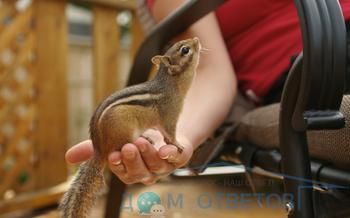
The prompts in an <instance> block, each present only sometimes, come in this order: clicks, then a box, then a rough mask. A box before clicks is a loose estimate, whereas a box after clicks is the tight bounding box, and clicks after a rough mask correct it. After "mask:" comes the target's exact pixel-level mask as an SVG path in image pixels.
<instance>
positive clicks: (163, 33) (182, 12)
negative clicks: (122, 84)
mask: <svg viewBox="0 0 350 218" xmlns="http://www.w3.org/2000/svg"><path fill="white" fill-rule="evenodd" d="M225 1H226V0H210V1H203V0H189V1H187V2H186V3H185V4H184V5H183V6H181V7H180V8H178V9H177V10H176V11H174V12H173V13H171V14H170V15H169V16H167V17H166V18H165V19H164V20H163V21H162V22H160V23H159V24H158V25H157V26H156V27H155V28H154V29H153V30H152V31H151V33H150V34H149V35H148V36H147V37H146V39H145V40H144V42H143V43H142V44H141V46H140V48H139V50H138V52H137V54H136V57H135V59H134V63H133V65H132V68H131V71H130V74H129V80H128V85H134V84H137V83H141V82H144V81H146V80H147V78H148V74H149V71H150V69H151V66H152V65H151V61H150V60H151V58H152V57H153V56H155V55H157V54H160V53H161V51H162V48H163V46H164V45H165V43H166V42H168V41H169V40H170V39H171V38H173V37H174V36H176V35H178V34H180V33H182V32H184V31H185V30H186V29H187V28H188V27H189V26H191V25H192V24H193V23H195V22H196V21H197V20H199V19H200V18H202V17H203V16H204V15H206V14H208V13H209V12H211V11H214V10H215V9H216V8H217V7H218V6H219V5H221V4H222V3H224V2H225Z"/></svg>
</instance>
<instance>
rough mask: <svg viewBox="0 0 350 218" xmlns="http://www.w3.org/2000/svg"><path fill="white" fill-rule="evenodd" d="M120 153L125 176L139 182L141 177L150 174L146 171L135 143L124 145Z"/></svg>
mask: <svg viewBox="0 0 350 218" xmlns="http://www.w3.org/2000/svg"><path fill="white" fill-rule="evenodd" d="M121 155H122V161H123V163H124V166H125V168H126V172H127V177H129V178H130V179H131V180H134V181H135V182H139V181H140V180H141V179H142V178H145V177H148V176H150V174H151V173H150V172H149V171H148V169H147V167H146V165H145V164H144V162H143V160H142V158H141V155H140V153H139V151H138V149H137V147H136V146H135V145H133V144H126V145H124V146H123V147H122V150H121Z"/></svg>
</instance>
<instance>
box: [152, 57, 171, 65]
mask: <svg viewBox="0 0 350 218" xmlns="http://www.w3.org/2000/svg"><path fill="white" fill-rule="evenodd" d="M151 61H152V63H153V64H155V65H159V64H160V63H163V64H164V65H165V66H167V67H168V66H170V57H169V56H165V55H164V56H162V55H156V56H154V57H153V58H152V59H151Z"/></svg>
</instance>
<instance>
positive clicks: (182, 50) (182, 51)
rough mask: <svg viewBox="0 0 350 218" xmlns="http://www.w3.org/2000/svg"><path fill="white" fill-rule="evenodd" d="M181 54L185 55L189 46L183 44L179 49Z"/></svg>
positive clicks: (188, 50)
mask: <svg viewBox="0 0 350 218" xmlns="http://www.w3.org/2000/svg"><path fill="white" fill-rule="evenodd" d="M180 51H181V54H182V55H187V54H188V53H189V52H190V48H189V47H187V46H183V47H181V49H180Z"/></svg>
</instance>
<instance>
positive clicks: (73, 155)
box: [65, 140, 94, 164]
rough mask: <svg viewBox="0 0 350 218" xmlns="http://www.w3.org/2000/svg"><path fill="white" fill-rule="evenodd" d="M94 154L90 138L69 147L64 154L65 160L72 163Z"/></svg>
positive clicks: (84, 159)
mask: <svg viewBox="0 0 350 218" xmlns="http://www.w3.org/2000/svg"><path fill="white" fill-rule="evenodd" d="M93 154H94V148H93V146H92V142H91V140H86V141H83V142H80V143H78V144H76V145H74V146H73V147H71V148H70V149H69V150H68V151H67V152H66V155H65V158H66V162H68V163H71V164H74V163H80V162H83V161H86V160H88V159H90V158H91V157H92V156H93Z"/></svg>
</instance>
